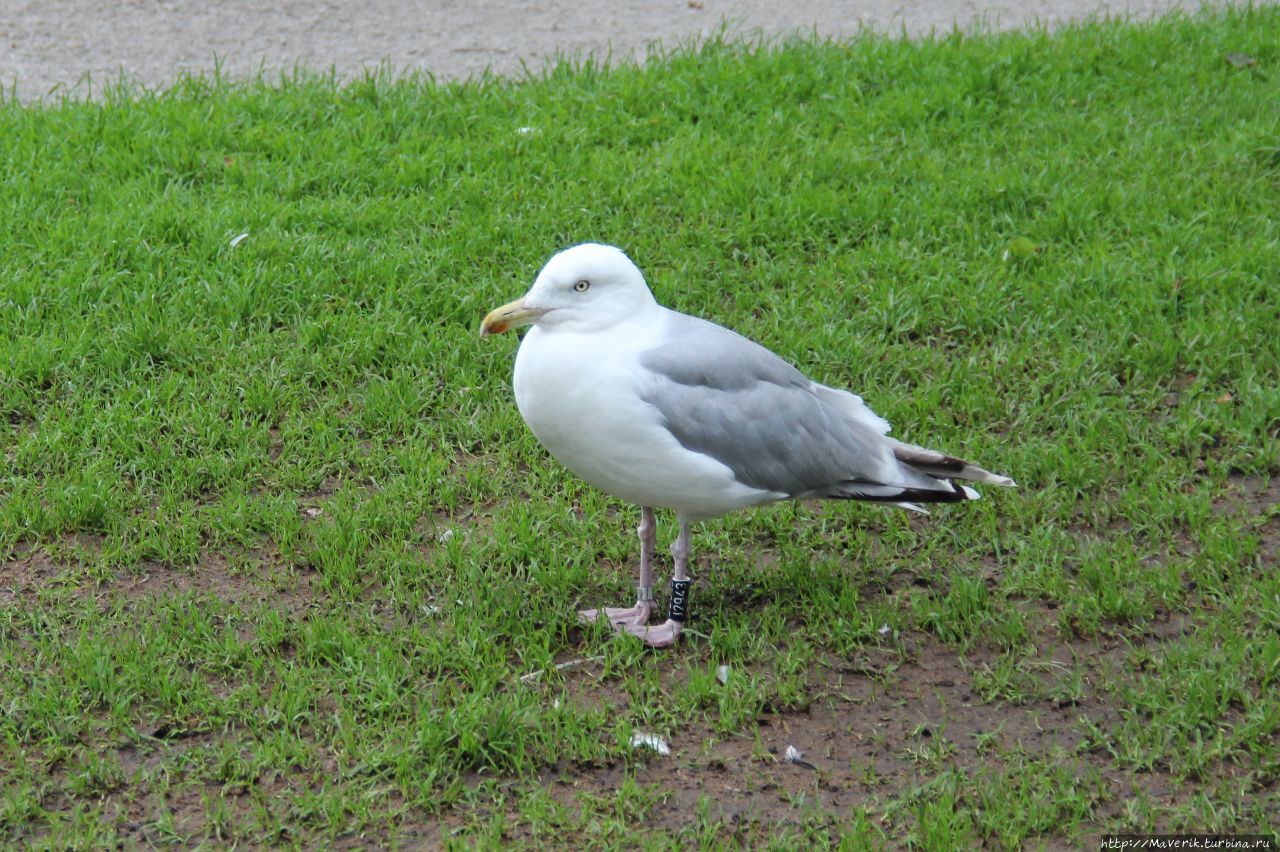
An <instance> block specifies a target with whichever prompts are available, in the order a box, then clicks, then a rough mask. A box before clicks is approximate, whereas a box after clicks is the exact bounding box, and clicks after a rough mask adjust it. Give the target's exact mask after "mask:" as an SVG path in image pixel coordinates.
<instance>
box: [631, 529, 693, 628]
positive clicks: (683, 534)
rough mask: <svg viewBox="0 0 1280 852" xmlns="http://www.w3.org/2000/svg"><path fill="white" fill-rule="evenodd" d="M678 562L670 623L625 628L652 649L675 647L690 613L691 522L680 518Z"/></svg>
mask: <svg viewBox="0 0 1280 852" xmlns="http://www.w3.org/2000/svg"><path fill="white" fill-rule="evenodd" d="M671 556H672V557H673V559H674V561H675V575H674V576H673V577H672V578H671V605H670V607H669V609H668V611H667V620H666V621H664V622H662V623H661V624H657V625H654V626H653V627H648V626H646V625H644V624H624V625H621V629H622V630H625V631H626V632H628V633H630V634H631V635H632V636H637V637H639V638H640V639H641V640H643V641H644V643H645V644H646V645H648V646H649V647H651V648H667V647H670V646H671V645H674V644H675V643H676V639H678V638H679V637H680V629H681V628H682V627H684V620H685V616H686V615H687V614H688V611H689V522H688V521H686V520H685V519H684V518H680V535H679V536H677V537H676V540H675V543H674V544H672V545H671Z"/></svg>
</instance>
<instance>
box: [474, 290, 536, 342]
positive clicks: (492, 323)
mask: <svg viewBox="0 0 1280 852" xmlns="http://www.w3.org/2000/svg"><path fill="white" fill-rule="evenodd" d="M545 313H546V311H544V310H540V309H538V308H528V307H525V304H524V299H516V300H515V301H514V302H508V303H507V304H505V305H503V306H502V307H500V308H494V309H493V310H491V311H489V313H488V314H487V315H485V318H484V320H482V321H481V323H480V336H481V337H487V336H488V335H490V334H502V332H504V331H508V330H510V329H513V328H520V326H522V325H530V324H532V323H534V322H536V321H537V319H538V317H540V316H542V315H543V314H545Z"/></svg>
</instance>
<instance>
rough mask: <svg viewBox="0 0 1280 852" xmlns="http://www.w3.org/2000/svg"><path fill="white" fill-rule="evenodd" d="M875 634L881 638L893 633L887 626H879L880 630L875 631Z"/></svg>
mask: <svg viewBox="0 0 1280 852" xmlns="http://www.w3.org/2000/svg"><path fill="white" fill-rule="evenodd" d="M876 632H877V633H879V634H880V635H881V636H888V635H889V634H890V633H892V632H893V629H892V628H891V627H889V625H887V624H881V625H880V629H879V630H877V631H876Z"/></svg>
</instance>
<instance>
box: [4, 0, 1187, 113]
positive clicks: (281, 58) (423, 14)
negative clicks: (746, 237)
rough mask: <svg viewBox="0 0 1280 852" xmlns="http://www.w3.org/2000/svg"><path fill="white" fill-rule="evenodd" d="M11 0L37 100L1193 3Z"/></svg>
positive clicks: (23, 92) (25, 70)
mask: <svg viewBox="0 0 1280 852" xmlns="http://www.w3.org/2000/svg"><path fill="white" fill-rule="evenodd" d="M624 5H626V4H620V3H616V2H610V0H571V1H570V0H534V1H533V2H519V0H479V2H466V1H465V0H434V2H433V1H432V0H380V2H373V3H369V4H357V3H348V2H340V0H289V2H283V3H275V4H266V3H261V2H257V0H224V1H223V2H216V0H215V2H209V0H116V2H104V0H96V2H95V0H0V83H2V84H3V86H4V87H5V89H6V90H12V89H13V87H14V86H15V84H16V91H17V94H18V96H19V97H20V98H22V99H24V100H31V99H34V98H40V97H43V96H45V95H47V94H48V93H50V92H54V91H70V92H73V93H75V94H78V95H82V94H85V93H86V92H97V91H98V90H99V89H100V88H101V86H102V84H103V83H104V82H109V81H112V80H115V79H117V78H118V76H119V75H120V74H121V72H123V73H125V74H126V75H128V76H129V77H131V78H133V79H135V80H137V81H139V82H141V83H143V84H145V85H147V86H162V85H164V84H165V83H167V82H169V81H171V80H173V79H174V76H175V74H177V73H178V72H179V71H181V70H208V69H211V68H213V67H214V65H215V63H218V64H220V66H221V68H222V70H223V72H224V73H227V74H230V75H232V76H236V77H243V76H246V75H252V74H253V73H255V72H256V71H258V70H259V69H267V70H275V69H288V68H293V67H296V66H304V67H309V68H312V69H321V70H324V69H328V68H330V67H332V68H335V69H336V70H337V72H338V73H339V74H340V75H342V76H344V77H347V76H351V75H353V74H358V73H359V72H360V70H361V68H362V67H366V66H370V65H377V64H379V63H380V62H388V63H390V65H391V67H393V68H394V69H397V70H405V69H426V70H429V71H431V72H432V73H434V74H436V75H438V76H441V77H466V76H469V75H472V74H476V73H479V72H481V71H483V70H484V69H485V68H491V69H492V70H494V71H496V72H498V73H500V74H513V73H519V72H520V70H521V68H522V66H524V65H528V66H529V67H532V68H539V67H541V66H542V65H543V64H544V63H545V62H546V61H548V60H549V59H551V58H554V57H555V56H556V55H557V53H562V52H563V53H568V54H578V55H580V54H584V53H589V52H595V53H597V54H600V55H605V54H609V55H611V56H612V57H613V58H614V59H618V58H622V57H636V58H643V56H644V52H645V50H646V46H648V45H650V44H652V43H654V42H662V43H665V44H667V45H671V44H674V43H677V42H680V41H684V40H688V39H690V38H699V37H703V36H706V35H707V34H709V33H712V32H715V31H716V30H717V28H718V27H719V26H720V25H721V23H722V22H727V24H728V27H729V31H730V32H731V33H736V34H749V33H753V32H757V31H758V32H763V33H766V34H770V35H774V34H779V33H785V32H790V31H794V30H813V29H816V30H817V32H819V33H820V34H822V35H824V36H832V37H840V36H847V35H849V34H851V33H854V32H856V31H857V30H858V28H859V27H862V26H867V27H871V28H873V29H876V30H879V31H881V32H892V33H898V32H902V31H904V30H905V31H906V32H908V33H911V34H918V33H926V32H929V31H930V30H935V29H936V30H944V31H945V30H948V29H950V28H951V27H952V26H955V25H959V26H961V27H972V26H975V25H980V24H983V23H984V22H985V23H986V24H987V25H990V26H993V27H1000V28H1012V27H1021V26H1025V25H1027V24H1030V23H1034V22H1036V21H1043V22H1047V23H1049V24H1053V23H1055V22H1060V21H1063V20H1067V19H1072V18H1079V17H1084V16H1087V15H1090V14H1095V13H1103V14H1105V13H1111V14H1118V15H1133V16H1135V17H1146V16H1150V15H1152V14H1158V13H1159V12H1162V11H1165V10H1167V9H1172V8H1184V9H1194V8H1196V7H1198V6H1199V5H1200V3H1199V2H1188V0H1129V1H1128V2H1116V3H1103V2H1099V0H1028V2H1022V3H1019V2H1013V0H998V1H997V2H976V0H917V2H903V0H844V2H841V1H840V0H789V2H787V3H779V2H776V0H741V2H730V0H647V1H646V2H641V3H633V4H629V5H628V6H627V7H626V8H623V7H624Z"/></svg>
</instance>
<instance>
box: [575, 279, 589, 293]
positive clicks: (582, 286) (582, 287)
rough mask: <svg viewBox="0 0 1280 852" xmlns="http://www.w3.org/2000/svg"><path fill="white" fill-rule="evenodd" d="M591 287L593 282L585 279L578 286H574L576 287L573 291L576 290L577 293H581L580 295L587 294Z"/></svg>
mask: <svg viewBox="0 0 1280 852" xmlns="http://www.w3.org/2000/svg"><path fill="white" fill-rule="evenodd" d="M590 286H591V282H590V281H588V280H587V279H585V278H583V279H582V280H581V281H579V282H578V283H577V284H574V285H573V289H574V290H576V291H577V292H579V293H585V292H587V289H588V288H589V287H590Z"/></svg>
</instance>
